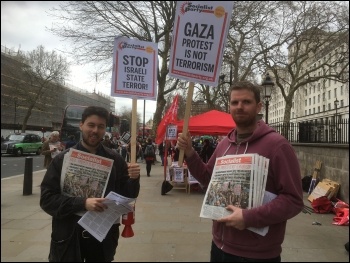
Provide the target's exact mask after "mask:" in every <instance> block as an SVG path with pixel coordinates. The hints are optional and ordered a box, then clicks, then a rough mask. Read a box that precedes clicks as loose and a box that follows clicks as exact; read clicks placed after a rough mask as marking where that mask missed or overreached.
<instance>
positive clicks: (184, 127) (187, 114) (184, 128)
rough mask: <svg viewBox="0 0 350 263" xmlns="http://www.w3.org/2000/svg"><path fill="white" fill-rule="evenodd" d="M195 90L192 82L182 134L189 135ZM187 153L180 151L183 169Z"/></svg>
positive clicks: (180, 162)
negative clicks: (189, 122)
mask: <svg viewBox="0 0 350 263" xmlns="http://www.w3.org/2000/svg"><path fill="white" fill-rule="evenodd" d="M193 90H194V82H190V85H189V87H188V93H187V100H186V110H185V118H184V123H183V128H182V133H183V134H185V135H186V134H187V132H188V121H189V119H190V113H191V104H192V97H193ZM184 156H185V152H184V150H180V153H179V162H178V164H179V166H180V167H181V166H182V164H183V161H184Z"/></svg>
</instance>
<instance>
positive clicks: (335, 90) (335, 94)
mask: <svg viewBox="0 0 350 263" xmlns="http://www.w3.org/2000/svg"><path fill="white" fill-rule="evenodd" d="M336 97H337V88H335V89H334V98H336Z"/></svg>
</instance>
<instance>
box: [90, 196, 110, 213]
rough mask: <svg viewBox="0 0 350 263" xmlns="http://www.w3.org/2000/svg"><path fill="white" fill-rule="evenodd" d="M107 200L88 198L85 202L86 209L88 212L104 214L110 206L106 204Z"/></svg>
mask: <svg viewBox="0 0 350 263" xmlns="http://www.w3.org/2000/svg"><path fill="white" fill-rule="evenodd" d="M105 200H106V198H88V199H86V202H85V209H86V210H88V211H97V212H103V211H104V210H105V209H107V208H108V206H107V205H106V204H104V203H102V202H103V201H105Z"/></svg>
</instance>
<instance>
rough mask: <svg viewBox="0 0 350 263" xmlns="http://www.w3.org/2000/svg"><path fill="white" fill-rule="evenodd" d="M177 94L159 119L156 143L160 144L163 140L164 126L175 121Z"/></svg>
mask: <svg viewBox="0 0 350 263" xmlns="http://www.w3.org/2000/svg"><path fill="white" fill-rule="evenodd" d="M178 97H179V95H176V96H175V98H174V100H173V103H172V104H171V106H170V108H169V109H168V111H167V112H166V113H165V115H164V117H163V119H162V120H161V121H160V123H159V125H158V128H157V137H156V144H160V143H162V142H163V140H164V136H165V132H166V126H167V125H168V124H171V123H175V122H176V121H177V109H178V105H179V99H178Z"/></svg>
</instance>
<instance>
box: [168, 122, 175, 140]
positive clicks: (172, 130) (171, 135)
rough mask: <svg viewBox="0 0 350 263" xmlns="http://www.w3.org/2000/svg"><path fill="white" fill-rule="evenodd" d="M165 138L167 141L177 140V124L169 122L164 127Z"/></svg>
mask: <svg viewBox="0 0 350 263" xmlns="http://www.w3.org/2000/svg"><path fill="white" fill-rule="evenodd" d="M165 140H168V141H176V140H177V125H172V124H169V125H168V126H167V127H166V134H165Z"/></svg>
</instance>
